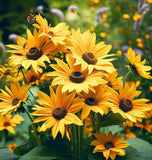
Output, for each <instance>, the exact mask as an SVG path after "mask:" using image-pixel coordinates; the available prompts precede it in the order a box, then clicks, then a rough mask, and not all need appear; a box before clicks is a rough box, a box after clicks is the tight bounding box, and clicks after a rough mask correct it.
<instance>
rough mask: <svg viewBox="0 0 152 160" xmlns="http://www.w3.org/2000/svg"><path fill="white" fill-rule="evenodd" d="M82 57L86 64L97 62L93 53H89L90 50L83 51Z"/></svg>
mask: <svg viewBox="0 0 152 160" xmlns="http://www.w3.org/2000/svg"><path fill="white" fill-rule="evenodd" d="M82 59H83V60H84V61H85V62H87V63H88V64H96V63H97V59H96V57H95V56H94V54H93V53H91V52H88V53H87V52H86V53H83V55H82Z"/></svg>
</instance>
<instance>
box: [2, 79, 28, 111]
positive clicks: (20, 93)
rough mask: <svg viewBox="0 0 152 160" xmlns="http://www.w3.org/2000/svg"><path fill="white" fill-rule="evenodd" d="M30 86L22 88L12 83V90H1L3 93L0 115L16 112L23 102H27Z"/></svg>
mask: <svg viewBox="0 0 152 160" xmlns="http://www.w3.org/2000/svg"><path fill="white" fill-rule="evenodd" d="M29 87H30V86H28V85H23V86H20V84H19V83H18V82H17V81H16V82H11V84H10V88H11V90H10V89H9V88H8V87H7V86H5V90H6V91H7V92H6V91H4V90H2V89H1V90H0V91H1V92H2V93H0V100H2V101H1V102H0V113H3V114H5V113H7V112H12V111H16V110H17V109H18V108H19V107H20V106H21V102H25V101H26V99H27V92H28V89H29Z"/></svg>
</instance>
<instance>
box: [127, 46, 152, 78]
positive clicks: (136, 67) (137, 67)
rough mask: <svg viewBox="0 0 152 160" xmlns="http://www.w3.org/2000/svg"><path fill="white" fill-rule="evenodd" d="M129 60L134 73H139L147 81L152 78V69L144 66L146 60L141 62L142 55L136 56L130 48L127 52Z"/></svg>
mask: <svg viewBox="0 0 152 160" xmlns="http://www.w3.org/2000/svg"><path fill="white" fill-rule="evenodd" d="M127 58H128V60H129V63H130V66H131V69H132V70H133V71H135V72H137V73H138V74H139V75H140V76H141V77H144V78H147V79H151V78H152V76H150V72H149V71H150V70H151V69H152V67H150V66H144V64H145V63H146V59H145V60H143V61H141V54H138V55H137V56H135V51H134V50H132V49H131V48H129V49H128V52H127Z"/></svg>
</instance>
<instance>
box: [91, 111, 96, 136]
mask: <svg viewBox="0 0 152 160" xmlns="http://www.w3.org/2000/svg"><path fill="white" fill-rule="evenodd" d="M91 119H92V129H93V131H92V132H93V134H94V133H96V124H95V113H94V112H91Z"/></svg>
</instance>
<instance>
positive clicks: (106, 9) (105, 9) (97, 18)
mask: <svg viewBox="0 0 152 160" xmlns="http://www.w3.org/2000/svg"><path fill="white" fill-rule="evenodd" d="M106 11H109V8H108V7H102V8H100V9H99V10H98V11H97V16H96V20H97V22H101V16H102V14H103V13H104V12H106Z"/></svg>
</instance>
